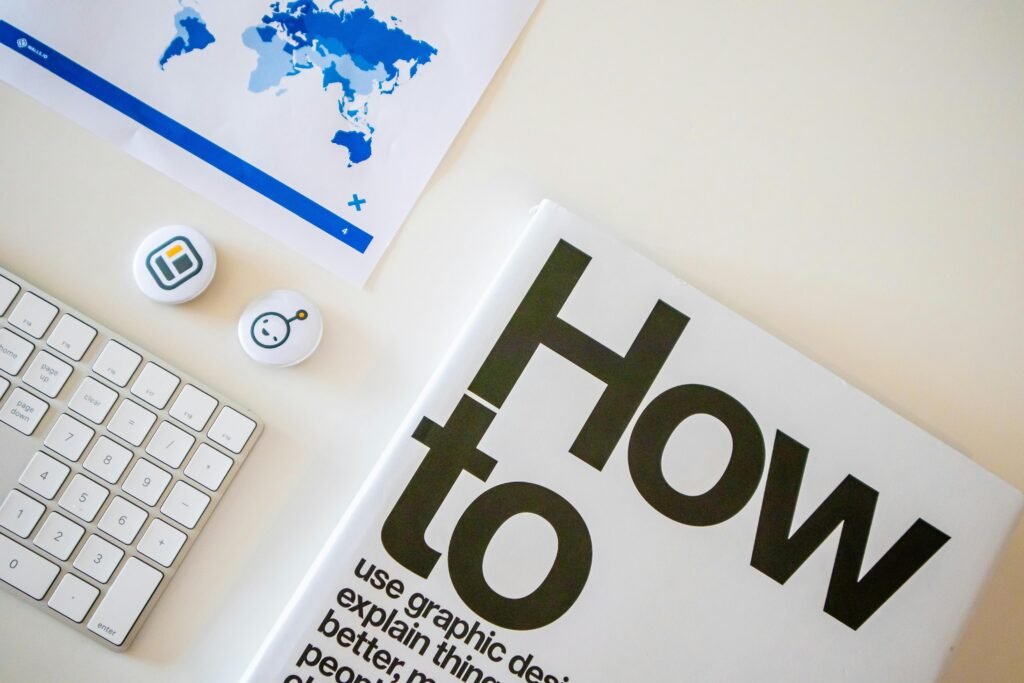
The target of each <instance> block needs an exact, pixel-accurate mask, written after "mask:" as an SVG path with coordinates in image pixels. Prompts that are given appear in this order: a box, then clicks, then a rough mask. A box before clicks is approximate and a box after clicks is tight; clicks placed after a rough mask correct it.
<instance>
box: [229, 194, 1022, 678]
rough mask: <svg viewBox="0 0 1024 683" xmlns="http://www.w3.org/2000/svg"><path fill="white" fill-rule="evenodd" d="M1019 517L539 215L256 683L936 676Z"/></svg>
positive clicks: (801, 370) (584, 235) (298, 600)
mask: <svg viewBox="0 0 1024 683" xmlns="http://www.w3.org/2000/svg"><path fill="white" fill-rule="evenodd" d="M1020 511H1021V494H1020V492H1019V491H1017V490H1016V489H1014V488H1013V487H1011V486H1009V485H1008V484H1006V483H1004V482H1002V481H1001V480H999V479H998V478H996V477H995V476H993V475H992V474H990V473H989V472H987V471H986V470H984V469H983V468H981V467H980V466H978V465H977V464H976V463H974V462H972V461H971V460H970V459H968V458H967V457H965V456H964V455H962V454H960V453H958V452H957V451H955V450H954V449H952V448H950V447H949V446H947V445H945V444H944V443H942V442H941V441H939V440H938V439H936V438H935V437H933V436H931V435H929V434H928V433H926V432H925V431H923V430H921V429H920V428H918V427H916V426H914V425H913V424H911V423H909V422H908V421H907V420H905V419H903V418H901V417H900V416H899V415H896V414H895V413H893V412H892V411H891V410H889V409H887V408H886V407H884V406H882V405H881V404H879V403H878V402H876V401H875V400H873V399H871V398H870V397H868V396H866V395H865V394H864V393H862V392H861V391H859V390H857V389H855V388H853V387H851V386H849V385H848V384H846V383H845V382H844V381H843V380H841V379H840V378H838V377H836V376H835V375H833V374H831V373H830V372H828V371H827V370H825V369H824V368H822V367H820V366H819V365H817V364H815V363H813V362H812V361H810V360H808V359H807V358H805V357H804V356H802V355H801V354H799V353H798V352H796V351H795V350H793V349H791V348H789V347H788V346H786V345H785V344H783V343H782V342H780V341H779V340H777V339H775V338H774V337H772V336H770V335H768V334H767V333H765V332H764V331H762V330H760V329H759V328H757V327H756V326H755V325H753V324H751V323H750V322H748V321H746V320H744V319H743V318H742V317H740V316H739V315H737V314H735V313H733V312H732V311H730V310H729V309H727V308H725V307H724V306H722V305H721V304H719V303H717V302H715V301H714V300H712V299H711V298H709V297H708V296H706V295H704V294H702V293H701V292H699V291H697V290H696V289H694V288H693V287H691V286H689V285H687V284H686V283H685V282H682V281H680V280H679V279H677V278H676V277H674V276H673V275H672V274H670V273H668V272H666V271H665V270H663V269H661V268H659V267H658V266H656V265H654V264H653V263H651V262H650V261H648V260H647V259H645V258H644V257H642V256H640V255H638V254H636V253H635V252H633V251H632V250H630V249H628V248H626V247H625V246H623V245H622V244H620V243H619V242H617V241H616V240H615V239H614V238H613V237H611V236H610V235H608V234H606V233H604V232H603V231H601V230H600V229H598V228H595V227H594V226H591V225H589V224H588V223H587V222H586V221H584V220H582V219H580V218H578V217H576V216H574V215H573V214H571V213H570V212H568V211H566V210H565V209H562V208H560V207H558V206H557V205H555V204H553V203H550V202H545V203H543V204H542V205H541V207H540V208H539V209H538V211H537V212H536V214H535V215H534V218H533V220H532V222H531V225H530V227H529V228H528V230H527V231H526V233H525V235H524V237H523V238H522V240H521V242H520V244H519V246H518V247H517V248H516V250H515V252H514V253H513V254H512V255H511V256H510V258H509V261H508V263H507V265H506V266H505V268H504V269H503V271H502V273H501V274H500V275H499V277H498V278H497V279H496V281H495V283H494V285H493V286H492V287H491V289H490V290H489V292H488V293H487V294H486V295H485V297H484V298H483V301H482V303H481V305H480V307H479V309H478V310H477V312H476V314H475V315H474V317H473V318H472V319H471V320H470V322H469V323H468V324H467V326H466V328H465V330H464V332H463V334H462V335H461V337H460V339H459V340H458V342H457V343H456V344H455V345H454V346H453V348H452V351H451V353H450V354H449V356H448V358H447V360H446V361H445V362H444V363H443V364H442V366H441V368H440V369H439V370H438V372H437V373H436V374H435V376H434V378H433V380H432V381H431V383H430V384H429V385H428V387H427V388H426V389H425V390H424V392H423V393H422V395H421V397H420V399H419V401H418V402H417V404H416V405H415V407H414V408H413V410H412V412H411V413H410V415H409V416H408V419H407V420H406V422H405V423H404V424H403V426H402V427H401V428H400V429H399V431H398V433H397V434H396V436H395V438H394V439H393V441H392V443H391V444H390V446H389V448H388V449H387V452H386V453H385V454H384V456H383V457H382V459H381V461H380V463H379V464H378V466H377V467H376V468H375V470H374V472H373V474H372V475H371V477H370V478H369V480H368V481H367V482H366V484H365V485H364V487H363V489H362V490H361V492H360V494H359V496H358V497H357V500H356V501H355V502H354V503H353V505H352V506H351V507H350V509H349V510H348V512H347V513H346V514H345V516H344V518H343V519H342V520H341V521H340V523H339V525H338V527H337V528H336V530H335V532H334V533H333V534H332V536H331V538H330V539H329V541H328V542H327V544H326V545H325V547H324V549H323V551H322V553H321V554H320V556H319V557H318V558H317V560H316V562H315V563H314V565H313V566H312V567H311V568H310V570H309V572H308V574H307V576H306V577H305V579H304V580H303V582H302V584H301V585H300V586H299V587H298V589H297V591H296V593H295V595H294V597H293V599H292V600H291V602H290V604H289V605H288V607H287V609H286V610H285V612H284V613H283V615H282V616H281V618H280V619H279V621H278V623H277V624H276V626H275V627H274V629H273V631H272V632H271V634H270V635H269V636H268V638H267V640H266V642H265V643H264V645H263V647H262V648H261V650H260V652H259V653H258V655H257V656H256V658H255V659H254V661H253V663H252V665H251V666H250V669H249V671H248V672H247V674H246V680H247V681H251V682H254V683H255V682H260V683H262V682H264V681H275V682H282V683H317V682H321V681H323V682H327V681H337V682H338V683H356V682H365V683H455V682H464V683H465V682H470V683H499V682H500V683H516V682H518V681H524V682H526V683H595V682H601V683H615V682H620V681H687V680H695V681H779V682H782V681H785V682H787V683H791V682H795V681H808V682H810V681H814V682H820V681H900V682H902V683H907V682H914V681H933V680H934V679H935V678H936V677H937V676H938V675H939V673H940V672H941V669H942V667H943V664H944V662H945V660H946V658H947V656H948V654H949V652H950V651H951V649H952V648H953V647H954V645H955V643H956V640H957V637H958V634H959V631H960V630H961V628H962V627H963V625H964V622H965V620H966V618H967V616H968V614H969V611H970V609H971V607H972V604H973V603H974V601H975V599H976V597H977V595H978V592H979V591H980V589H981V587H982V585H983V584H984V581H985V579H986V577H987V576H988V574H989V572H990V570H991V568H992V565H993V563H994V562H995V561H996V559H997V557H998V555H999V553H1000V550H1001V549H1002V547H1003V545H1004V543H1005V541H1006V539H1007V537H1008V535H1009V533H1010V532H1011V531H1012V529H1013V528H1014V526H1015V524H1016V523H1017V520H1018V517H1019V514H1020Z"/></svg>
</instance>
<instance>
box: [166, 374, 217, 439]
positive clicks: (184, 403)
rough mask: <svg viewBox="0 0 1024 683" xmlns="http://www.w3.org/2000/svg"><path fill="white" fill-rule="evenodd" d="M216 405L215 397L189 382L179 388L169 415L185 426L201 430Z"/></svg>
mask: <svg viewBox="0 0 1024 683" xmlns="http://www.w3.org/2000/svg"><path fill="white" fill-rule="evenodd" d="M216 407H217V399H215V398H213V397H212V396H209V395H207V394H204V393H203V392H201V391H199V390H198V389H196V388H195V387H194V386H192V385H191V384H189V385H188V386H186V387H185V388H184V389H182V390H181V393H180V394H178V398H177V400H176V401H175V402H174V405H173V406H171V417H173V418H176V419H178V420H181V421H182V422H184V423H185V424H186V425H187V426H189V427H191V428H192V429H194V430H196V431H197V432H201V431H203V428H204V427H206V423H207V422H208V421H209V420H210V416H211V415H213V411H214V409H215V408H216Z"/></svg>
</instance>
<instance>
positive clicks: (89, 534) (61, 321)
mask: <svg viewBox="0 0 1024 683" xmlns="http://www.w3.org/2000/svg"><path fill="white" fill-rule="evenodd" d="M261 431H262V425H261V423H260V421H259V420H258V419H257V418H256V417H254V416H253V415H252V414H251V413H249V412H248V411H247V410H244V409H242V408H240V407H239V406H238V405H236V404H234V403H232V402H231V401H228V400H227V399H225V398H224V397H223V396H221V395H220V394H218V393H217V392H215V391H212V390H211V389H210V388H209V387H207V386H205V385H203V384H202V383H200V382H197V381H196V380H195V379H193V378H191V377H189V376H187V375H186V374H184V373H182V372H180V371H178V370H176V369H174V368H173V367H171V366H170V365H168V364H167V363H164V362H163V361H161V360H159V359H157V358H155V357H153V355H152V354H150V353H147V352H146V351H145V350H143V349H141V348H139V347H138V346H135V345H134V344H132V343H130V342H128V341H126V340H125V339H124V338H122V337H120V336H118V335H116V334H113V333H112V332H110V331H109V330H107V329H106V328H104V327H102V326H101V325H98V324H96V323H95V322H93V321H92V320H90V319H89V318H87V317H86V316H84V315H82V314H81V313H79V312H77V311H74V310H72V309H70V308H69V307H67V306H65V305H64V304H63V303H61V302H60V301H59V300H58V299H56V298H55V297H52V296H49V295H47V294H45V293H43V292H41V291H39V289H38V288H36V287H33V286H32V285H31V284H29V283H27V282H25V281H24V280H21V279H20V278H18V277H16V276H14V275H12V274H11V273H9V272H7V271H6V270H3V269H2V268H0V501H2V503H0V580H2V581H0V585H2V586H3V587H4V588H5V589H7V590H8V591H9V592H11V593H13V594H15V595H17V596H19V597H20V598H22V599H24V600H26V601H28V602H31V603H33V604H35V605H36V606H37V607H39V608H40V609H42V610H45V611H46V612H48V613H49V614H51V615H53V616H54V617H56V618H57V619H60V620H61V621H63V622H64V623H65V624H67V625H69V626H71V627H73V628H75V629H78V630H80V631H81V632H83V633H86V634H88V635H89V636H91V637H93V638H96V639H98V640H100V641H101V642H102V643H104V644H105V645H108V646H110V647H113V648H116V649H125V648H127V647H128V645H129V644H130V643H131V641H132V639H133V638H134V637H135V635H136V633H138V631H139V628H140V627H141V625H142V622H143V621H144V620H145V619H146V616H147V615H148V614H149V612H150V611H151V610H152V609H153V605H154V604H155V603H156V601H157V599H158V598H159V597H160V594H161V593H162V592H163V590H164V589H165V588H166V587H167V584H168V583H169V582H170V581H171V578H172V577H173V576H174V573H175V572H176V571H177V570H178V567H179V566H180V565H181V562H182V560H183V559H184V557H185V555H187V554H188V551H189V548H190V547H191V546H192V544H193V543H194V542H195V540H196V537H197V536H198V535H199V532H200V531H201V530H202V528H203V525H204V524H205V523H206V521H207V520H208V519H209V517H210V515H211V514H212V513H213V509H214V508H215V507H216V506H217V502H218V501H219V500H220V498H221V496H222V495H224V491H225V490H226V489H227V487H228V485H229V484H230V483H231V480H232V478H233V477H234V475H235V474H236V473H237V472H238V469H239V468H240V467H241V465H242V463H243V461H244V460H245V457H246V456H247V455H248V453H249V451H250V450H251V449H252V447H253V444H254V443H255V442H256V440H257V439H258V438H259V435H260V432H261ZM3 599H9V598H0V600H3Z"/></svg>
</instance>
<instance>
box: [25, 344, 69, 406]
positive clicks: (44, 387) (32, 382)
mask: <svg viewBox="0 0 1024 683" xmlns="http://www.w3.org/2000/svg"><path fill="white" fill-rule="evenodd" d="M69 377H71V366H70V365H68V364H67V363H65V362H64V361H62V360H59V359H58V358H55V357H54V356H51V355H50V354H49V353H47V352H46V351H40V352H39V353H38V354H36V358H35V360H33V361H32V364H31V365H29V366H28V372H26V373H25V383H26V384H28V385H29V386H30V387H33V388H35V389H38V390H39V392H40V393H41V394H45V395H46V396H49V397H50V398H57V394H59V393H60V390H61V389H63V388H64V383H65V382H67V381H68V378H69Z"/></svg>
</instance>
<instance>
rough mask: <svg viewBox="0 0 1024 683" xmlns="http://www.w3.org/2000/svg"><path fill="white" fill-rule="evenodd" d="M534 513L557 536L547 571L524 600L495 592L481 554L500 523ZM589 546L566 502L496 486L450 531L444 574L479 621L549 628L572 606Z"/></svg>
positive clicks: (538, 491)
mask: <svg viewBox="0 0 1024 683" xmlns="http://www.w3.org/2000/svg"><path fill="white" fill-rule="evenodd" d="M524 512H532V513H533V514H535V515H539V516H540V517H543V518H544V519H545V520H546V521H547V523H548V524H550V525H551V527H552V528H553V529H554V530H555V533H556V534H557V535H558V552H557V554H556V555H555V563H554V564H553V565H552V566H551V571H549V572H548V575H547V576H546V577H545V578H544V581H543V582H541V584H540V586H538V587H537V589H536V590H535V591H533V592H532V593H530V594H529V595H527V596H524V597H522V598H506V597H505V596H504V595H501V594H499V593H496V592H495V591H494V589H492V588H491V587H490V586H489V585H488V583H487V579H486V578H485V577H484V554H485V553H486V552H487V546H488V545H490V543H491V539H492V538H494V534H495V533H497V531H498V529H500V528H501V525H502V524H504V523H505V522H507V521H508V520H509V519H511V518H512V517H514V516H516V515H518V514H521V513H524ZM592 560H593V547H592V545H591V541H590V532H589V531H588V530H587V525H586V523H585V522H584V521H583V518H582V517H581V516H580V513H579V512H577V511H576V508H574V507H573V506H572V504H571V503H569V501H567V500H566V499H565V498H562V497H561V496H560V495H558V494H557V493H555V492H554V491H552V490H551V489H546V488H544V487H543V486H538V485H537V484H529V483H526V482H511V483H508V484H500V485H498V486H495V487H494V488H492V489H489V490H487V491H485V492H484V493H482V494H481V495H480V497H479V498H477V499H476V500H474V501H473V502H472V503H471V504H470V506H469V507H468V508H466V511H465V512H464V513H463V515H462V517H461V518H460V519H459V521H458V524H456V525H455V531H454V532H452V542H451V546H450V547H449V548H448V573H449V574H450V575H451V578H452V585H453V586H454V587H455V592H457V593H458V594H459V597H461V598H462V600H463V601H464V602H465V603H466V605H467V606H469V608H470V609H472V610H473V611H474V612H476V613H477V614H479V615H480V616H481V617H483V618H484V619H486V620H487V621H490V622H491V623H493V624H495V625H497V626H501V627H502V628H512V629H517V630H520V631H522V630H528V629H534V628H540V627H541V626H547V625H548V624H550V623H551V622H553V621H555V620H556V619H558V618H559V617H560V616H562V615H563V614H565V612H566V611H567V610H568V609H569V608H570V607H572V604H573V603H574V602H576V598H578V597H579V596H580V593H581V592H583V586H584V585H586V583H587V577H588V576H590V565H591V562H592Z"/></svg>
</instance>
